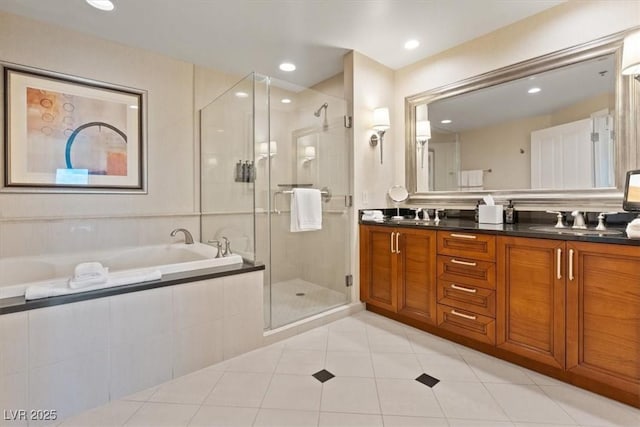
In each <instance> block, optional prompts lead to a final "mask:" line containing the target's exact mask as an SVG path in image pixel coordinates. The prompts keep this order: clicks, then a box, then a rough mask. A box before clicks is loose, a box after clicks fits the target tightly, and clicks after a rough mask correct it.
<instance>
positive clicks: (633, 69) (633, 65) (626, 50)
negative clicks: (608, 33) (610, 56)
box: [622, 30, 640, 81]
mask: <svg viewBox="0 0 640 427" xmlns="http://www.w3.org/2000/svg"><path fill="white" fill-rule="evenodd" d="M622 74H624V75H627V76H634V78H635V79H636V80H638V81H640V30H637V31H634V32H632V33H630V34H628V35H627V36H626V37H625V38H624V43H623V46H622Z"/></svg>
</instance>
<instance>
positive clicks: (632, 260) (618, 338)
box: [567, 243, 640, 404]
mask: <svg viewBox="0 0 640 427" xmlns="http://www.w3.org/2000/svg"><path fill="white" fill-rule="evenodd" d="M567 248H568V250H569V251H573V252H572V256H570V259H569V261H572V265H571V266H570V271H569V273H570V274H569V278H568V281H567V369H568V370H569V371H572V372H574V373H576V374H579V375H581V376H583V377H587V378H592V379H595V380H597V381H600V382H603V383H606V384H607V385H611V386H614V387H615V388H618V389H620V390H623V391H626V392H629V393H631V394H632V396H633V398H635V401H636V404H640V393H639V392H640V247H638V246H621V245H605V244H593V243H568V244H567ZM570 254H571V252H570ZM571 258H573V259H571ZM572 277H573V278H572Z"/></svg>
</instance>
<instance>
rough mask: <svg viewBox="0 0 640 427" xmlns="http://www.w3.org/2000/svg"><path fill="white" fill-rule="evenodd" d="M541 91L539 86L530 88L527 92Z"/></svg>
mask: <svg viewBox="0 0 640 427" xmlns="http://www.w3.org/2000/svg"><path fill="white" fill-rule="evenodd" d="M538 92H540V88H539V87H532V88H531V89H529V90H528V91H527V93H538Z"/></svg>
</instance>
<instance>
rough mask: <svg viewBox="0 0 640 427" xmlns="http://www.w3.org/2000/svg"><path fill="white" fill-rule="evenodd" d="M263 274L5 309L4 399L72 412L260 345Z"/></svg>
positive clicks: (6, 403)
mask: <svg viewBox="0 0 640 427" xmlns="http://www.w3.org/2000/svg"><path fill="white" fill-rule="evenodd" d="M262 274H263V272H262V271H257V272H252V273H247V274H243V275H236V276H227V277H222V278H218V279H211V280H205V281H201V282H195V283H190V284H184V285H177V286H171V287H165V288H158V289H152V290H148V291H142V292H134V293H129V294H122V295H116V296H113V297H109V298H101V299H96V300H90V301H83V302H78V303H73V304H65V305H60V306H54V307H47V308H43V309H37V310H31V311H28V312H22V313H16V314H8V315H3V316H0V408H3V409H4V408H7V409H16V410H17V409H56V410H57V411H58V413H59V415H60V418H65V417H68V416H70V415H72V414H76V413H79V412H82V411H85V410H87V409H89V408H92V407H95V406H98V405H101V404H104V403H106V402H108V401H109V400H115V399H118V398H121V397H124V396H125V395H128V394H131V393H136V392H140V391H142V390H144V389H147V388H149V387H153V386H156V385H158V384H160V383H163V382H165V381H168V380H170V379H171V378H175V377H179V376H182V375H184V374H187V373H190V372H193V371H196V370H199V369H202V368H204V367H206V366H209V365H212V364H215V363H217V362H220V361H222V360H223V359H226V358H229V357H231V356H235V355H237V354H240V353H243V352H246V351H248V350H251V349H254V348H257V347H259V346H261V345H262V343H263V339H262V331H263V314H262V288H263V281H262ZM220 375H222V374H220ZM216 378H217V376H216ZM0 418H4V417H0ZM5 424H6V421H5V420H0V425H5ZM9 425H11V426H14V425H26V424H20V423H11V424H9ZM31 425H38V424H37V423H33V422H32V423H31Z"/></svg>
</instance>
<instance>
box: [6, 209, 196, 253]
mask: <svg viewBox="0 0 640 427" xmlns="http://www.w3.org/2000/svg"><path fill="white" fill-rule="evenodd" d="M178 227H183V228H186V229H188V230H189V231H191V234H193V236H194V238H196V239H197V238H198V236H199V235H200V222H199V216H198V215H170V216H157V217H153V216H150V217H147V216H144V217H143V216H140V217H136V216H131V217H121V218H118V217H115V218H91V217H86V218H75V219H60V218H43V219H37V220H35V219H26V220H19V219H12V220H4V221H0V236H2V239H0V257H2V258H4V257H14V256H30V255H43V254H53V253H55V254H60V253H70V252H81V251H92V250H101V249H111V248H121V247H126V246H138V245H152V244H160V243H170V242H173V241H178V240H177V238H172V237H170V236H169V233H170V232H171V230H173V229H174V228H178Z"/></svg>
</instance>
